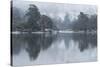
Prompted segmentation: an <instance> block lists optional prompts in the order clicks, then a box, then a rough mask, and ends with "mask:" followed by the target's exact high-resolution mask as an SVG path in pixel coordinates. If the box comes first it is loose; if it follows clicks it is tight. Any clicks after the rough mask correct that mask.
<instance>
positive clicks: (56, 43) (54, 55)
mask: <svg viewBox="0 0 100 67" xmlns="http://www.w3.org/2000/svg"><path fill="white" fill-rule="evenodd" d="M12 51H13V52H12V60H13V65H15V66H16V65H36V64H58V63H73V62H88V61H96V59H97V37H96V34H82V33H81V34H78V33H76V34H68V33H65V34H63V33H62V34H50V33H45V34H17V35H16V34H13V35H12Z"/></svg>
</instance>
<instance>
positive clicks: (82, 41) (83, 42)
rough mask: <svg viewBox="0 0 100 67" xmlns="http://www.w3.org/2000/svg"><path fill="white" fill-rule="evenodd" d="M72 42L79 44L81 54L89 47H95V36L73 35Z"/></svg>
mask: <svg viewBox="0 0 100 67" xmlns="http://www.w3.org/2000/svg"><path fill="white" fill-rule="evenodd" d="M72 37H73V40H74V41H77V42H78V43H79V44H78V45H79V49H80V51H81V52H83V51H84V50H85V49H88V48H89V47H91V48H93V47H96V46H97V35H96V34H86V33H85V34H73V36H72Z"/></svg>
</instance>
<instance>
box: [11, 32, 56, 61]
mask: <svg viewBox="0 0 100 67" xmlns="http://www.w3.org/2000/svg"><path fill="white" fill-rule="evenodd" d="M55 38H56V36H55V35H52V34H51V33H44V34H21V35H13V36H12V40H13V41H12V46H13V48H12V50H13V54H18V53H19V52H20V51H21V49H22V48H24V49H25V50H26V51H27V52H28V54H29V57H30V60H35V59H36V58H37V57H38V55H39V53H40V51H41V50H46V49H48V48H49V47H50V46H51V44H52V42H53V41H55V40H56V39H55Z"/></svg>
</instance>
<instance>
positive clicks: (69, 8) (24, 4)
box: [13, 0, 97, 19]
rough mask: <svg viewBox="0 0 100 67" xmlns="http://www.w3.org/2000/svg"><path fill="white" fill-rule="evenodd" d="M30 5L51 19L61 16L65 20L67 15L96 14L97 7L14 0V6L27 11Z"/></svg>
mask: <svg viewBox="0 0 100 67" xmlns="http://www.w3.org/2000/svg"><path fill="white" fill-rule="evenodd" d="M29 4H35V5H36V6H37V7H38V9H39V11H40V13H41V14H46V15H49V16H51V17H54V16H55V17H56V16H59V17H60V18H62V19H63V17H64V16H65V14H70V17H72V18H73V17H75V16H77V15H78V14H79V13H80V12H84V13H86V14H96V13H97V7H96V6H94V5H79V4H63V3H48V2H34V1H19V0H14V1H13V6H16V7H18V8H20V9H21V10H23V11H27V9H28V7H29Z"/></svg>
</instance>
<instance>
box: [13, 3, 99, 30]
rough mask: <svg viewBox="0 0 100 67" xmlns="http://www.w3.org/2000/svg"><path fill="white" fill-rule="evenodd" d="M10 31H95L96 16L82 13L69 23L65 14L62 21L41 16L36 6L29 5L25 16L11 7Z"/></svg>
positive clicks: (68, 17)
mask: <svg viewBox="0 0 100 67" xmlns="http://www.w3.org/2000/svg"><path fill="white" fill-rule="evenodd" d="M12 9H13V11H12V31H21V32H23V31H27V32H35V31H43V32H44V31H52V30H56V31H58V30H69V29H70V30H72V31H96V29H97V15H96V14H94V15H89V14H85V13H83V12H80V14H79V15H78V16H77V19H74V20H73V21H71V18H70V15H69V14H68V13H66V15H65V17H64V20H62V19H61V18H60V17H59V16H56V17H55V18H51V17H50V16H49V15H42V14H41V13H40V12H39V9H38V7H37V6H36V5H34V4H30V6H29V8H28V10H27V12H26V13H25V15H24V14H23V13H22V11H21V10H20V9H18V8H16V7H13V6H12Z"/></svg>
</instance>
